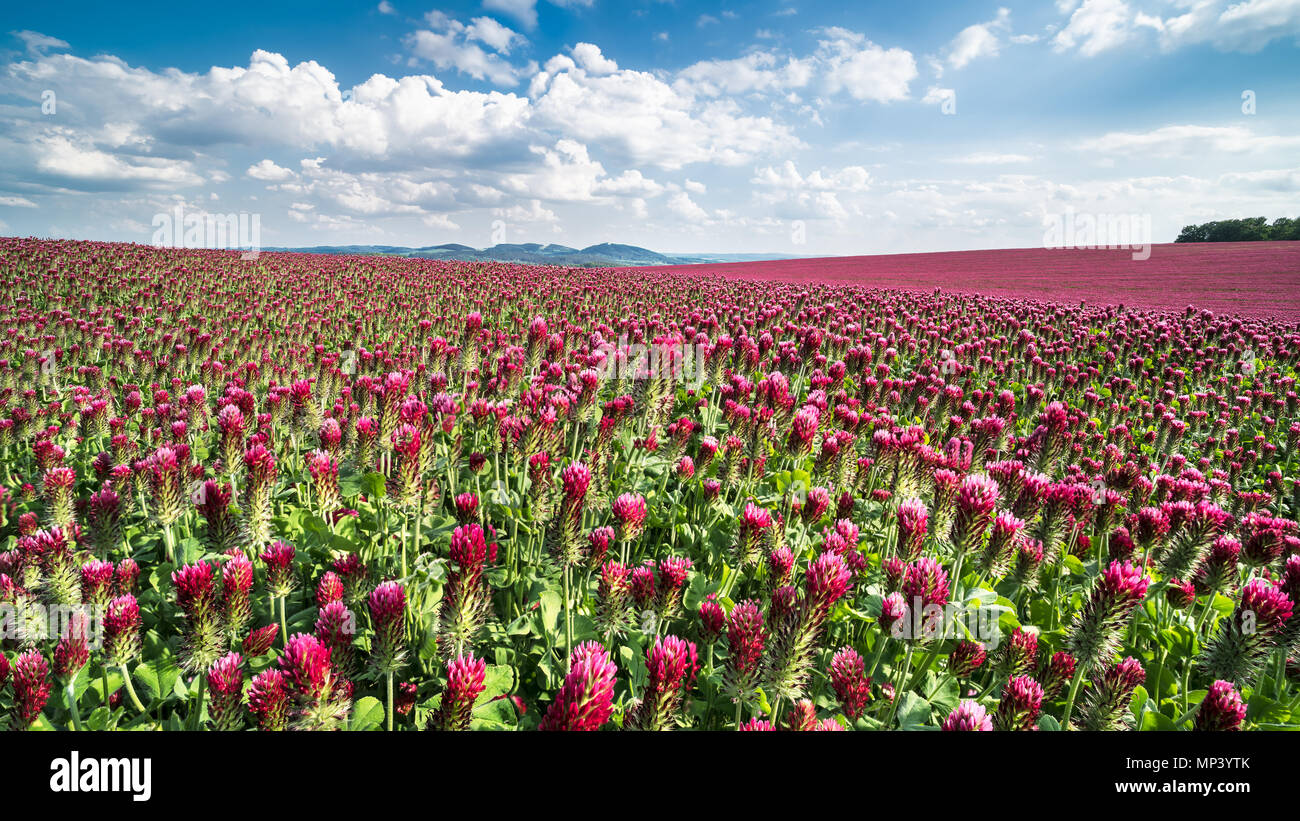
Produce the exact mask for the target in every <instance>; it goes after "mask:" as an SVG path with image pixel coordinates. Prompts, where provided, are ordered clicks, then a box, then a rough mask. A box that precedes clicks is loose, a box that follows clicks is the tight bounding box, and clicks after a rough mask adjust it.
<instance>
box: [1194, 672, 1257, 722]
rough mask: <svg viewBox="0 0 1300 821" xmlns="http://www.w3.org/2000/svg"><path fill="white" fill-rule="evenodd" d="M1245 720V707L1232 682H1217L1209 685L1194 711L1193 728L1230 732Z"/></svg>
mask: <svg viewBox="0 0 1300 821" xmlns="http://www.w3.org/2000/svg"><path fill="white" fill-rule="evenodd" d="M1245 720H1246V705H1245V703H1243V702H1242V700H1241V693H1238V692H1237V688H1236V687H1233V686H1232V682H1230V681H1223V680H1219V681H1216V682H1214V683H1213V684H1211V685H1210V689H1209V690H1208V691H1207V692H1206V693H1205V699H1204V700H1203V701H1201V707H1200V709H1199V710H1197V711H1196V723H1195V725H1194V726H1195V728H1196V729H1197V730H1202V731H1207V732H1232V731H1236V730H1240V729H1241V722H1243V721H1245Z"/></svg>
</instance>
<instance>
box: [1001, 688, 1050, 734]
mask: <svg viewBox="0 0 1300 821" xmlns="http://www.w3.org/2000/svg"><path fill="white" fill-rule="evenodd" d="M1042 707H1043V688H1042V686H1041V685H1040V684H1039V683H1038V682H1036V681H1034V680H1033V679H1032V678H1030V677H1029V676H1016V677H1015V678H1013V679H1011V680H1010V681H1008V682H1007V686H1006V687H1004V688H1002V700H1001V701H1000V702H998V712H997V715H996V717H995V720H994V726H995V727H996V728H997V729H999V730H1003V731H1022V730H1034V729H1037V727H1036V725H1037V723H1038V714H1039V711H1040V710H1042Z"/></svg>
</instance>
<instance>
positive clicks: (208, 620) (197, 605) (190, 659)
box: [172, 562, 223, 675]
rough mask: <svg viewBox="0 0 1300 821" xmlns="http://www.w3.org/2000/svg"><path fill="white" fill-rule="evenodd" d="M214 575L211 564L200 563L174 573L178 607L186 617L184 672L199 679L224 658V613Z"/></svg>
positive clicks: (182, 649) (182, 645)
mask: <svg viewBox="0 0 1300 821" xmlns="http://www.w3.org/2000/svg"><path fill="white" fill-rule="evenodd" d="M214 571H215V568H214V567H212V566H211V565H209V564H208V563H207V562H196V563H195V564H190V565H185V566H184V567H181V568H180V569H178V570H176V571H173V572H172V584H173V585H175V587H176V606H177V607H179V608H180V609H181V611H182V612H184V613H185V633H184V639H183V641H182V643H181V657H182V659H183V660H184V668H185V669H186V670H187V671H188V672H190V673H193V674H195V675H201V674H203V673H204V672H206V671H207V669H208V667H209V666H211V664H212V662H214V661H216V660H217V657H218V656H219V655H220V654H221V646H222V638H223V636H222V624H221V610H220V606H219V601H218V598H217V589H216V584H215V574H214Z"/></svg>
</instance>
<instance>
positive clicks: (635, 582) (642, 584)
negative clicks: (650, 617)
mask: <svg viewBox="0 0 1300 821" xmlns="http://www.w3.org/2000/svg"><path fill="white" fill-rule="evenodd" d="M628 578H629V580H630V584H631V588H632V603H633V604H635V605H636V607H637V609H638V610H641V611H646V610H649V609H650V608H651V607H652V606H653V605H654V601H655V581H656V576H655V565H654V559H646V562H645V564H643V565H641V566H640V567H635V568H633V569H632V573H631V575H630V576H629V577H628Z"/></svg>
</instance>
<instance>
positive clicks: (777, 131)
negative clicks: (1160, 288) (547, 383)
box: [0, 0, 1300, 254]
mask: <svg viewBox="0 0 1300 821" xmlns="http://www.w3.org/2000/svg"><path fill="white" fill-rule="evenodd" d="M903 12H905V13H903ZM4 23H5V25H4V26H3V33H2V34H0V36H2V37H3V38H4V39H3V41H0V49H3V50H0V62H2V63H3V66H0V232H3V233H5V234H19V235H36V236H64V237H76V238H86V239H112V240H126V241H135V242H150V241H153V240H154V239H156V227H157V225H158V223H157V217H158V215H160V214H168V213H173V212H174V209H175V208H176V207H177V206H180V207H181V208H182V209H183V211H184V213H187V214H201V213H213V214H230V213H247V214H256V215H257V216H258V219H259V221H260V226H261V236H260V242H261V245H263V246H285V245H317V244H343V243H368V244H391V245H429V244H436V243H441V242H463V243H465V244H468V245H474V246H485V245H489V244H492V243H493V242H495V241H502V240H504V241H509V242H524V241H536V242H557V243H563V244H566V245H573V246H579V247H580V246H584V245H589V244H593V243H596V242H602V241H618V242H629V243H633V244H639V245H645V246H647V247H651V248H654V249H656V250H660V251H666V252H692V251H698V252H703V251H716V252H721V251H730V252H772V253H790V254H851V253H879V252H889V251H926V250H954V249H962V248H997V247H1026V246H1037V245H1041V244H1042V243H1043V238H1044V232H1045V224H1046V223H1047V221H1050V219H1051V218H1052V217H1053V216H1055V215H1060V214H1063V213H1067V212H1070V211H1073V212H1076V213H1080V214H1098V215H1101V214H1123V215H1143V216H1145V215H1150V217H1151V224H1152V231H1153V237H1152V238H1153V239H1154V240H1156V241H1165V240H1169V239H1172V237H1173V236H1174V235H1175V234H1176V233H1177V231H1178V229H1179V228H1180V227H1181V226H1182V225H1184V224H1187V223H1189V222H1199V221H1204V220H1207V219H1214V218H1223V217H1233V216H1252V215H1267V216H1270V217H1273V216H1280V215H1290V216H1296V215H1297V214H1298V213H1300V207H1298V206H1297V204H1298V203H1300V196H1297V194H1298V193H1300V163H1298V161H1297V158H1300V136H1298V135H1300V84H1297V83H1296V82H1295V80H1294V78H1295V76H1296V75H1297V70H1298V69H1300V50H1298V49H1300V0H1243V1H1242V2H1235V3H1230V2H1227V0H1222V1H1220V0H1084V2H1076V0H1060V2H1045V3H1035V4H1033V5H998V4H996V3H971V2H959V3H939V2H931V3H926V4H923V5H921V4H917V5H912V6H902V7H901V11H900V6H899V5H898V4H889V3H875V2H870V3H857V4H814V3H807V2H730V3H716V2H706V3H691V2H686V0H675V2H661V0H626V1H625V2H613V0H564V1H563V2H560V1H559V0H479V2H456V3H438V4H418V5H417V4H410V3H406V2H400V1H399V0H388V1H387V2H384V3H379V4H374V3H369V4H359V3H358V4H353V3H328V2H314V3H298V2H277V3H265V2H263V3H257V4H254V3H242V2H227V3H224V4H222V5H221V6H220V8H219V13H214V11H213V10H212V9H211V8H207V7H185V6H180V5H177V4H174V3H167V4H162V3H135V4H132V7H131V9H130V11H129V13H124V12H123V11H122V10H121V8H120V7H113V6H105V5H104V4H91V3H76V2H71V3H63V4H60V6H59V8H58V11H57V13H55V12H54V11H52V10H50V9H49V8H48V7H47V8H41V7H40V6H39V5H33V6H30V7H27V8H11V9H7V10H6V12H5V20H4ZM1246 92H1251V94H1250V95H1248V96H1249V97H1250V98H1251V101H1253V108H1252V107H1251V106H1249V105H1246V104H1245V103H1244V102H1243V94H1245V93H1246ZM43 101H44V103H45V104H44V107H43Z"/></svg>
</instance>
